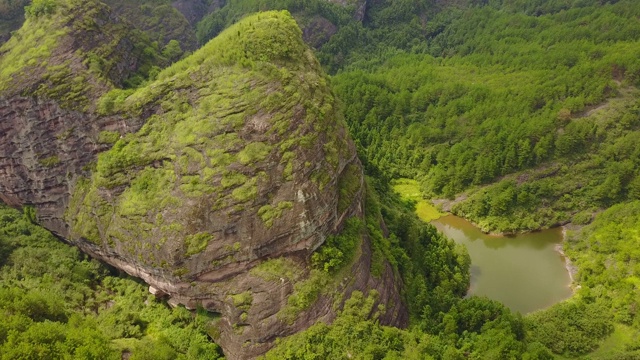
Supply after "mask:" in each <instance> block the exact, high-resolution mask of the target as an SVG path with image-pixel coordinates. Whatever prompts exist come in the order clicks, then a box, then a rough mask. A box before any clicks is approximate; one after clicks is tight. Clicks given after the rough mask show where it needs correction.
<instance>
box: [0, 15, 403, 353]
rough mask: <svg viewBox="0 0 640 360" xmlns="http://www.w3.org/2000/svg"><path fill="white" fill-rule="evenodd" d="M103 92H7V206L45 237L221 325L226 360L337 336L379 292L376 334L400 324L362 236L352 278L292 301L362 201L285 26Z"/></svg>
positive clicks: (399, 308) (321, 89)
mask: <svg viewBox="0 0 640 360" xmlns="http://www.w3.org/2000/svg"><path fill="white" fill-rule="evenodd" d="M72 43H73V42H72ZM54 52H55V51H54ZM0 61H2V59H1V58H0ZM74 71H78V72H79V73H83V72H82V69H81V67H80V65H78V69H74ZM96 81H97V80H96ZM104 81H105V82H104V84H105V85H104V86H103V87H102V88H97V87H96V88H93V90H92V93H91V94H89V96H88V98H90V99H96V101H95V102H92V103H91V105H86V106H84V107H83V108H78V107H77V104H76V103H73V104H72V105H74V106H73V107H72V108H71V109H70V108H69V106H67V107H65V106H61V105H60V99H57V98H56V99H52V98H46V97H43V96H35V95H32V94H29V93H28V92H25V91H20V90H19V89H16V87H15V84H14V86H13V87H12V88H11V90H5V92H4V98H2V99H1V100H0V118H1V119H2V122H1V123H0V175H2V176H1V177H0V194H1V195H0V196H1V198H2V200H3V201H5V202H8V203H10V204H11V205H15V206H20V205H32V206H34V207H35V209H36V210H37V215H38V220H39V221H40V222H41V223H42V224H43V225H44V226H45V227H47V228H48V229H50V230H52V231H53V232H55V233H56V234H58V235H59V236H61V237H63V238H64V239H66V240H67V241H70V242H72V243H73V244H76V245H77V246H78V247H80V248H81V249H82V250H83V251H85V252H87V253H88V254H90V255H92V256H94V257H97V258H99V259H101V260H103V261H105V262H107V263H110V264H112V265H114V266H116V267H117V268H119V269H122V270H124V271H126V272H127V273H129V274H131V275H133V276H137V277H140V278H142V279H144V280H145V281H146V282H147V283H148V284H149V285H150V286H151V290H152V292H153V293H155V294H156V295H157V296H166V297H168V300H169V302H170V303H172V304H176V305H177V304H182V305H185V306H186V307H188V308H191V309H194V308H196V307H197V306H202V307H204V308H205V309H207V310H209V311H212V312H216V313H219V314H220V318H219V320H218V321H217V322H216V324H214V325H213V328H214V329H216V330H215V331H214V332H213V333H212V336H213V337H214V338H215V340H216V341H217V342H218V343H219V344H220V345H221V346H222V348H223V349H224V351H225V354H226V355H227V356H228V358H230V359H244V358H253V357H255V356H257V355H259V354H262V353H264V352H265V351H266V350H268V349H269V348H270V347H271V346H272V345H273V342H274V340H275V339H276V338H277V337H282V336H286V335H290V334H292V333H294V332H296V331H299V330H302V329H304V328H306V327H308V326H310V325H311V324H313V323H315V322H316V321H318V320H324V321H328V322H329V321H331V320H332V319H333V318H334V317H335V312H336V310H337V309H339V307H340V304H341V303H342V301H344V300H345V299H346V298H348V296H349V295H350V293H351V292H352V291H354V290H361V291H364V292H367V291H368V290H370V289H377V291H378V292H379V293H380V298H379V301H380V302H381V303H383V304H386V305H387V306H386V312H385V313H384V314H383V315H382V318H381V319H382V321H383V322H384V323H386V324H393V325H403V324H404V323H406V321H407V315H406V311H405V309H404V306H403V304H402V300H401V298H400V296H399V289H398V283H397V276H396V274H394V271H393V269H392V268H391V267H390V266H389V265H388V264H384V265H383V267H382V268H383V271H382V272H381V274H380V275H378V276H372V274H371V263H370V262H371V244H370V241H369V239H368V237H367V236H366V232H364V231H363V232H362V235H361V239H360V240H359V245H358V251H357V252H356V255H355V256H354V258H353V259H349V261H350V263H349V264H347V265H346V267H345V269H344V270H343V271H341V272H339V273H338V275H337V276H333V277H327V276H326V275H323V276H324V277H321V278H322V279H324V280H322V281H323V282H321V283H320V284H321V285H322V288H323V289H324V290H326V291H316V292H315V293H312V295H309V296H312V299H311V300H310V301H308V303H306V304H304V305H300V304H299V303H296V302H294V301H292V300H291V299H292V298H295V297H296V296H297V297H300V296H301V295H300V294H302V293H304V290H302V288H303V285H304V284H310V282H313V281H316V280H314V279H317V278H318V277H317V276H316V275H317V273H316V274H314V271H313V270H311V266H310V258H311V255H312V253H313V252H314V251H315V250H316V249H317V248H318V247H319V246H321V245H322V244H323V243H324V241H325V239H326V238H327V237H328V236H331V235H334V234H337V233H339V232H340V231H341V229H342V228H343V227H344V226H345V223H346V221H347V220H348V219H350V218H354V217H355V218H362V217H363V215H364V199H363V198H364V191H365V188H364V182H363V175H362V168H361V165H360V162H359V160H358V158H357V156H356V153H355V147H354V145H353V143H352V141H351V140H350V139H349V136H348V134H347V131H346V127H345V125H344V122H343V120H342V118H341V114H340V111H339V110H337V109H336V101H335V99H334V98H333V95H332V94H331V91H330V89H329V86H328V84H327V81H328V79H327V78H326V77H325V76H324V75H323V74H322V71H321V69H320V66H319V64H318V63H317V61H316V60H315V58H314V57H313V54H312V53H311V51H310V50H309V49H308V47H307V46H306V45H305V44H304V43H303V42H302V37H301V32H300V30H299V28H298V27H297V25H296V24H295V21H294V20H293V19H292V18H291V17H290V16H289V15H288V14H287V13H283V12H270V13H264V14H259V15H255V16H251V17H248V18H246V19H244V20H243V21H241V22H240V23H238V24H236V25H234V26H233V27H232V28H230V29H228V30H226V31H225V32H223V33H222V34H221V35H220V36H219V37H218V38H216V39H214V40H212V41H211V42H210V43H209V44H207V45H206V46H205V47H203V48H202V49H200V50H198V51H197V52H195V53H194V54H193V55H192V56H190V57H189V58H187V59H185V60H184V61H182V62H180V63H177V64H175V65H173V66H172V67H170V68H169V69H166V70H165V71H163V72H162V73H160V75H158V80H156V81H155V82H153V83H151V84H149V85H147V86H145V87H142V88H140V89H138V90H136V91H133V92H123V91H122V90H111V91H110V92H108V93H106V92H107V91H108V90H109V89H111V88H112V86H111V84H112V83H113V82H111V81H109V80H108V79H107V80H104ZM29 84H31V85H30V86H29V87H28V88H29V89H32V88H33V83H29ZM96 89H98V90H96ZM98 98H100V99H99V100H98ZM63 105H64V104H63ZM98 110H99V111H98ZM315 271H316V272H317V271H318V270H315ZM304 294H306V293H304Z"/></svg>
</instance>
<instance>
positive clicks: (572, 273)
mask: <svg viewBox="0 0 640 360" xmlns="http://www.w3.org/2000/svg"><path fill="white" fill-rule="evenodd" d="M566 241H567V225H563V226H562V242H561V243H560V244H557V245H556V246H555V250H556V251H557V252H558V253H559V254H560V255H561V256H562V258H563V259H564V266H565V268H566V269H567V273H569V278H570V279H571V282H570V283H569V287H570V288H571V289H572V290H573V292H574V293H575V291H576V290H578V289H580V285H578V284H576V281H575V277H576V275H577V274H578V267H577V266H576V265H574V264H573V262H572V261H571V259H570V258H569V256H567V254H566V253H565V252H564V243H565V242H566Z"/></svg>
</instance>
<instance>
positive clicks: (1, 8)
mask: <svg viewBox="0 0 640 360" xmlns="http://www.w3.org/2000/svg"><path fill="white" fill-rule="evenodd" d="M110 2H111V3H113V4H112V5H113V6H120V7H122V8H125V9H129V10H128V11H129V13H130V14H138V13H139V14H147V15H145V16H146V17H145V21H144V24H145V29H144V30H145V31H147V32H148V33H149V34H151V35H150V38H151V39H153V40H155V41H156V43H155V46H156V49H155V50H156V51H158V52H159V51H161V50H163V54H162V55H163V61H165V62H166V61H167V59H169V60H171V61H175V60H177V59H178V58H180V57H181V56H188V54H183V50H185V49H190V48H191V47H192V46H195V45H193V44H195V43H194V41H195V40H194V38H195V37H196V36H197V40H198V41H199V42H200V43H201V44H204V43H205V42H207V41H208V40H209V39H211V38H212V37H214V36H215V35H217V34H218V33H219V32H221V31H222V30H223V29H225V28H226V27H227V26H229V25H231V24H232V23H234V22H236V21H237V20H238V19H240V18H242V17H243V16H245V15H246V14H248V13H252V12H256V11H262V10H270V9H288V10H289V11H291V13H292V14H293V15H294V17H295V18H296V20H297V21H298V23H299V24H300V25H301V26H302V27H303V28H305V27H306V28H309V29H316V28H314V26H316V25H317V24H324V26H325V28H323V30H322V31H321V32H322V35H321V36H320V35H318V36H317V37H313V36H311V37H310V38H308V39H307V40H309V39H311V40H309V41H313V42H314V46H316V47H317V49H316V55H317V57H318V59H319V60H320V62H321V64H322V65H323V66H324V68H325V69H326V70H327V71H328V72H329V73H330V74H332V76H333V77H332V86H333V91H334V93H335V94H336V96H337V97H338V98H340V99H341V101H342V103H343V111H344V114H345V117H346V120H347V122H348V125H349V127H350V131H351V135H352V136H353V137H354V138H355V140H356V143H357V145H358V148H359V155H360V157H361V160H362V161H363V163H364V164H365V168H366V173H367V174H368V176H369V178H368V186H367V204H366V214H367V216H366V218H365V221H364V223H355V222H354V223H352V224H351V226H352V227H351V228H348V229H347V231H346V232H345V233H343V234H339V235H337V236H336V237H333V238H330V239H329V240H328V241H327V243H326V244H325V245H323V247H321V248H320V249H319V250H318V252H317V253H316V254H315V255H314V257H313V265H312V266H313V267H314V268H313V271H315V272H316V273H317V274H319V275H318V277H317V279H318V282H317V283H316V284H315V285H314V286H316V288H314V289H312V291H311V293H312V294H316V295H317V293H318V292H319V291H321V289H320V287H321V286H322V284H323V282H322V281H324V280H323V279H325V276H327V274H329V275H335V273H336V272H337V271H338V270H340V269H341V266H343V265H344V262H347V261H348V259H349V257H350V256H353V254H352V253H353V251H354V250H353V249H354V246H355V245H354V244H353V242H351V240H350V239H352V237H351V236H350V235H349V231H350V230H349V229H351V230H352V231H355V230H353V229H356V228H357V229H360V230H358V231H364V232H365V233H366V234H367V236H368V237H369V238H371V240H372V244H373V252H374V256H373V263H372V268H371V270H372V272H373V273H376V271H378V272H379V271H380V270H379V268H377V267H376V266H380V265H379V264H380V263H381V260H382V259H386V260H388V261H389V263H390V264H392V266H393V267H394V269H395V270H396V271H397V272H398V273H399V274H400V275H401V277H402V280H403V286H404V289H403V296H404V299H405V300H406V302H407V305H408V308H409V313H410V317H411V319H410V326H409V328H408V329H397V328H391V327H385V326H381V325H379V322H378V320H377V316H378V314H379V313H380V312H381V310H380V309H375V308H373V303H374V299H375V297H376V294H375V293H371V294H369V295H368V296H367V295H363V294H361V293H355V294H354V295H353V296H352V298H351V299H349V300H347V301H346V303H345V306H344V309H343V310H342V311H341V313H340V315H339V316H338V318H337V319H336V320H335V321H334V322H333V324H330V325H329V324H324V323H318V324H316V325H314V326H312V327H311V328H309V329H308V330H306V331H304V332H301V333H299V334H297V335H294V336H292V337H290V338H287V339H283V340H281V342H280V343H279V345H278V346H277V347H276V348H275V349H273V350H272V351H271V352H270V353H268V354H267V355H266V358H267V359H313V358H315V359H324V358H336V359H339V358H362V359H364V358H367V359H371V358H373V359H383V358H384V359H424V358H434V359H553V358H560V359H566V358H583V357H587V356H588V357H589V358H593V359H620V360H622V359H637V358H639V357H640V313H639V310H638V309H639V308H640V265H639V264H640V253H639V252H638V249H639V248H640V247H639V245H640V237H639V235H638V234H639V232H640V145H639V144H638V139H640V100H639V99H640V97H639V95H640V91H639V90H638V86H639V85H640V21H639V20H638V19H640V3H639V2H638V1H635V0H617V1H616V0H610V1H605V0H535V1H527V0H459V1H439V0H379V1H373V2H369V3H368V7H367V11H366V13H365V15H364V17H363V18H362V19H355V18H354V16H353V13H354V11H355V9H356V6H357V2H349V1H348V2H347V5H346V6H343V5H340V4H338V3H334V2H327V1H325V0H305V1H289V0H277V1H263V0H229V1H227V2H226V3H221V4H218V5H222V6H220V7H219V8H217V7H216V10H215V11H213V12H211V13H209V14H208V15H206V16H204V17H203V19H202V20H201V21H200V22H199V23H198V24H197V25H195V27H194V29H191V30H189V31H192V32H193V33H192V34H191V35H184V33H185V32H186V31H187V30H185V29H182V30H181V31H180V32H175V33H174V32H172V31H171V29H168V28H165V27H162V26H161V25H162V24H161V21H159V19H160V18H162V17H161V13H162V14H164V13H166V14H170V15H171V18H172V19H174V20H175V24H177V25H179V26H181V27H184V26H185V22H183V21H182V20H176V19H177V18H176V17H175V13H174V12H173V11H171V10H169V9H168V7H167V6H168V2H167V1H157V5H158V9H159V8H160V7H163V8H162V9H164V10H162V9H160V10H162V12H161V11H160V10H158V9H156V10H155V12H154V11H152V10H153V7H154V6H155V5H154V4H155V3H156V2H154V1H145V2H144V4H137V3H135V4H133V5H132V3H133V2H126V1H110ZM216 3H217V2H216ZM25 4H26V1H22V2H21V1H11V0H4V1H1V0H0V36H1V35H3V34H7V35H8V34H9V32H10V31H13V30H15V29H16V28H17V25H16V23H15V22H16V21H18V22H19V21H21V20H20V19H21V16H22V15H21V14H22V10H21V9H22V7H23V6H24V5H25ZM208 4H209V5H213V4H212V2H208ZM136 6H140V9H137V8H136ZM143 6H144V7H145V8H143ZM131 9H133V10H131ZM140 16H142V15H140ZM162 16H164V15H162ZM167 16H168V15H167ZM16 19H18V20H16ZM319 19H324V20H322V21H321V20H319ZM325 20H326V22H325ZM327 24H331V26H329V25H327ZM327 29H328V30H327ZM316 30H317V29H316ZM329 30H330V31H329ZM154 34H155V35H154ZM176 34H181V35H179V36H180V37H181V38H180V39H182V43H180V42H179V41H177V40H176V39H171V40H174V42H171V41H170V38H171V37H172V36H173V37H178V35H176ZM186 42H189V44H190V45H187V43H186ZM158 44H160V45H158ZM155 73H156V74H157V72H155ZM142 83H144V79H142V78H140V79H137V80H136V81H135V82H133V83H131V84H130V86H136V85H139V84H142ZM396 177H410V178H414V179H417V180H419V181H420V183H421V186H422V190H423V192H424V194H425V195H426V197H428V198H434V199H435V198H447V199H449V202H450V203H451V208H452V211H453V212H454V213H456V214H458V215H461V216H463V217H465V218H468V219H470V220H472V221H474V222H475V223H476V224H478V225H479V226H480V227H481V228H482V229H483V230H486V231H496V232H517V231H529V230H536V229H540V228H546V227H551V226H557V225H560V224H567V223H569V222H571V223H572V226H571V229H573V230H572V231H569V233H568V236H567V241H565V244H564V248H565V249H564V250H565V252H566V253H567V255H568V256H569V258H570V259H571V260H572V261H573V262H574V264H575V265H576V266H577V268H578V272H577V276H576V279H575V284H574V285H575V286H576V292H575V294H574V296H573V297H572V298H571V299H569V300H566V301H564V302H562V303H560V304H556V305H554V306H552V307H550V308H548V309H546V310H542V311H538V312H536V313H533V314H530V315H527V316H522V315H520V314H516V313H513V312H511V311H510V310H509V309H507V308H506V307H504V306H503V305H502V304H500V303H497V302H495V301H491V300H489V299H485V298H478V297H469V298H464V295H465V292H466V290H467V287H468V284H469V266H470V260H469V257H468V255H467V253H466V250H465V249H463V248H461V247H459V246H456V245H454V243H453V242H452V241H450V240H448V239H446V238H445V237H444V236H442V235H441V234H439V233H438V232H437V231H436V230H435V228H434V227H432V226H430V225H428V224H424V223H421V222H420V221H419V220H418V219H417V217H416V216H415V215H413V214H412V210H413V208H412V206H413V204H412V203H411V202H406V201H403V200H401V199H400V198H398V196H397V195H395V194H394V193H393V192H392V191H391V190H390V188H389V186H388V182H389V180H390V179H392V178H396ZM454 199H455V200H454ZM30 211H31V210H30V208H25V210H24V214H20V213H18V212H16V211H15V210H11V209H7V208H5V207H3V208H0V265H1V266H2V267H1V268H0V280H1V281H0V314H2V317H3V319H6V320H4V321H3V322H2V323H0V359H13V358H21V357H22V358H25V357H32V358H120V356H121V354H123V352H124V353H127V354H130V355H131V357H130V358H131V359H147V358H148V359H151V358H153V359H163V358H167V359H173V358H183V359H207V358H211V359H216V358H219V357H220V356H222V354H221V353H220V351H219V349H218V347H217V346H216V345H215V344H213V343H212V342H210V337H212V333H214V332H215V331H216V330H215V326H214V325H213V324H215V317H214V316H213V315H211V314H208V313H206V312H204V311H196V312H189V311H187V310H186V309H184V308H179V307H178V308H173V309H171V308H169V307H168V306H167V305H166V304H164V303H162V302H160V301H158V300H156V299H155V298H154V297H153V296H149V295H148V294H147V293H146V290H145V288H144V286H143V285H142V284H140V283H138V282H136V281H134V280H132V279H128V278H124V277H119V276H117V274H116V273H115V272H114V270H113V269H110V268H106V267H105V266H103V265H101V264H99V263H97V262H96V261H93V260H90V259H88V258H87V257H86V256H84V255H82V254H80V253H79V251H78V250H76V249H74V248H70V247H68V246H66V245H64V244H62V243H61V242H59V241H57V240H56V239H54V238H53V237H52V235H50V234H49V233H47V232H46V231H45V230H43V229H42V228H40V227H38V226H36V225H34V224H33V223H32V220H33V216H32V214H30ZM380 223H384V224H385V226H386V229H387V230H388V233H382V232H381V231H380V230H379V224H380ZM300 301H305V300H304V299H303V300H300Z"/></svg>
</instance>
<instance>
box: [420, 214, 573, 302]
mask: <svg viewBox="0 0 640 360" xmlns="http://www.w3.org/2000/svg"><path fill="white" fill-rule="evenodd" d="M432 223H433V224H434V225H435V226H436V227H437V228H438V229H439V230H440V231H442V232H443V233H445V234H446V235H447V236H448V237H450V238H452V239H453V240H454V241H456V242H457V243H461V244H464V245H466V247H467V249H468V250H469V255H471V262H472V266H471V269H470V271H471V287H470V290H469V293H470V294H475V295H485V296H487V297H489V298H491V299H495V300H498V301H501V302H503V303H504V304H505V305H507V306H509V307H510V308H512V309H513V310H516V311H520V312H522V313H527V312H531V311H534V310H538V309H541V308H544V307H547V306H549V305H552V304H554V303H556V302H558V301H560V300H563V299H565V298H567V297H569V296H570V295H571V289H570V288H569V286H568V285H569V282H570V280H569V274H568V273H567V271H566V268H565V266H564V259H563V258H562V256H561V255H560V254H558V253H557V252H556V251H555V249H554V247H555V245H556V244H558V243H560V242H561V241H562V232H561V230H560V229H551V230H544V231H538V232H534V233H528V234H519V235H515V236H509V237H505V236H495V235H488V234H484V233H482V232H481V231H480V230H479V229H478V228H477V227H475V226H474V225H473V224H471V223H469V222H468V221H466V220H464V219H462V218H459V217H456V216H453V215H449V216H445V217H443V218H440V219H438V220H436V221H434V222H432Z"/></svg>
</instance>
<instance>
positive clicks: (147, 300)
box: [0, 205, 220, 360]
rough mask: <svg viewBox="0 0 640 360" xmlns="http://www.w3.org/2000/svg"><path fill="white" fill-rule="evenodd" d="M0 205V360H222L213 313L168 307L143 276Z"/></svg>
mask: <svg viewBox="0 0 640 360" xmlns="http://www.w3.org/2000/svg"><path fill="white" fill-rule="evenodd" d="M31 217H32V216H31V215H29V212H28V211H27V208H25V214H24V215H22V214H20V213H19V212H18V211H16V210H13V209H9V208H7V207H5V206H4V205H3V206H1V207H0V316H1V317H2V319H3V320H2V322H1V323H0V354H1V355H0V357H1V358H2V359H64V358H75V359H91V358H93V359H120V358H121V357H122V356H124V355H127V356H129V355H130V356H131V357H130V359H151V358H153V359H165V358H170V359H185V360H186V359H217V358H220V350H219V348H218V346H217V345H215V344H213V343H212V342H210V340H209V338H208V336H207V333H206V332H205V328H206V327H208V326H210V325H209V324H210V322H211V320H212V319H211V317H210V316H209V315H208V314H207V313H206V312H204V311H198V312H197V313H192V312H190V311H187V310H186V309H184V308H181V307H179V308H174V309H171V308H169V307H168V306H167V305H166V304H164V303H162V302H159V301H158V300H156V299H155V297H154V296H152V295H150V294H149V293H148V292H147V290H146V287H145V286H144V285H143V284H141V283H140V282H138V281H136V280H133V279H129V278H123V277H116V276H114V275H112V274H111V272H110V269H108V268H106V267H105V266H104V265H101V264H100V263H98V262H97V261H95V260H90V259H89V258H88V257H87V256H85V255H82V254H81V253H80V251H79V250H78V249H77V248H74V247H70V246H68V245H66V244H63V243H62V242H60V241H59V240H58V239H56V238H54V236H53V235H51V234H50V233H49V232H47V231H46V230H44V229H43V228H41V227H39V226H36V225H34V224H33V223H32V222H31Z"/></svg>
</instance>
